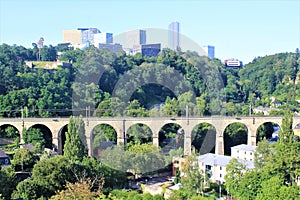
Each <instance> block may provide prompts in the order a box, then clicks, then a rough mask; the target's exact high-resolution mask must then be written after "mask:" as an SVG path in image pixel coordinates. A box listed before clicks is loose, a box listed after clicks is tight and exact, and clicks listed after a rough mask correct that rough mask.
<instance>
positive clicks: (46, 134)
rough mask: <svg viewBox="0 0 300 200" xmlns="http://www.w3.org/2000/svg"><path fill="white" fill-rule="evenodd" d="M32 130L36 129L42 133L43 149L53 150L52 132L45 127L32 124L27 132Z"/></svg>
mask: <svg viewBox="0 0 300 200" xmlns="http://www.w3.org/2000/svg"><path fill="white" fill-rule="evenodd" d="M32 129H38V130H39V131H40V132H41V133H43V138H44V140H45V148H49V149H53V141H52V132H51V130H50V129H49V128H48V127H47V126H46V125H44V124H34V125H32V126H30V127H29V128H28V129H27V130H28V131H30V130H32Z"/></svg>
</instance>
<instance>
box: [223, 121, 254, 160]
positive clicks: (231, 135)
mask: <svg viewBox="0 0 300 200" xmlns="http://www.w3.org/2000/svg"><path fill="white" fill-rule="evenodd" d="M248 134H249V127H247V125H246V124H244V123H242V122H232V123H230V124H228V125H227V126H226V127H225V129H224V133H223V140H224V154H225V155H230V154H231V147H232V146H236V145H239V144H247V142H248Z"/></svg>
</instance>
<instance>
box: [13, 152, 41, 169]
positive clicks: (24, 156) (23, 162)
mask: <svg viewBox="0 0 300 200" xmlns="http://www.w3.org/2000/svg"><path fill="white" fill-rule="evenodd" d="M38 160H39V157H38V156H36V155H34V154H33V152H31V151H29V150H28V149H25V148H21V149H18V151H16V153H15V154H14V157H13V160H12V167H13V168H14V169H15V171H27V172H30V171H31V170H32V169H33V167H34V165H35V164H36V163H37V162H38Z"/></svg>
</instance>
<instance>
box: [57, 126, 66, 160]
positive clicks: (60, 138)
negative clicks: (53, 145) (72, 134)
mask: <svg viewBox="0 0 300 200" xmlns="http://www.w3.org/2000/svg"><path fill="white" fill-rule="evenodd" d="M67 132H68V124H66V125H64V126H63V127H62V128H61V129H60V130H59V132H58V138H57V139H58V154H59V155H64V146H65V142H66V133H67Z"/></svg>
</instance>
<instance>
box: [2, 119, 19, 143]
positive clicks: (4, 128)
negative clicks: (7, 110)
mask: <svg viewBox="0 0 300 200" xmlns="http://www.w3.org/2000/svg"><path fill="white" fill-rule="evenodd" d="M9 127H12V130H11V131H13V132H14V133H11V134H13V135H11V136H8V135H7V133H6V131H7V128H9ZM16 138H18V140H19V142H20V140H21V133H20V132H19V130H18V129H17V127H15V126H14V125H12V124H2V125H0V144H12V143H15V142H17V141H15V139H16Z"/></svg>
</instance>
